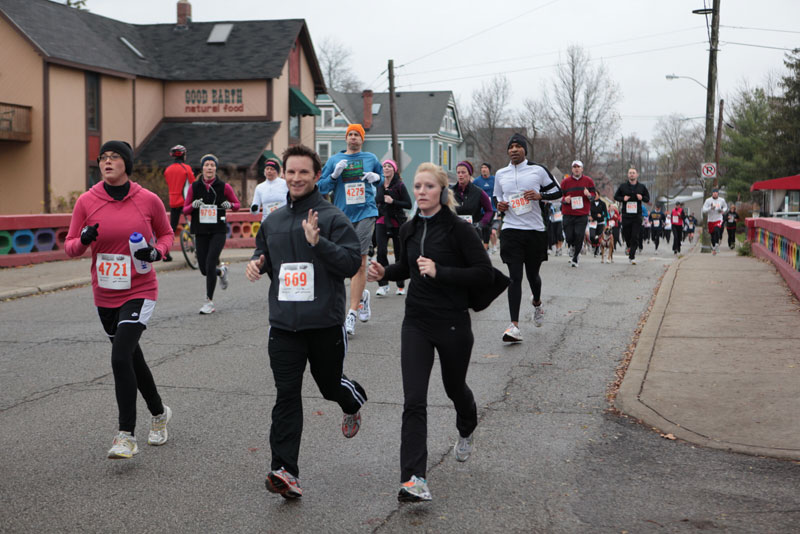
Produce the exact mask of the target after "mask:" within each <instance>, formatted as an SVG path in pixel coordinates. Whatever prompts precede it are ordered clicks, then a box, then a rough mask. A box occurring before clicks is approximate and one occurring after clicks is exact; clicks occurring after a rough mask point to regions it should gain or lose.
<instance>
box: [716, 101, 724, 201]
mask: <svg viewBox="0 0 800 534" xmlns="http://www.w3.org/2000/svg"><path fill="white" fill-rule="evenodd" d="M724 105H725V100H723V99H721V98H720V99H719V119H718V121H717V148H716V149H715V150H714V161H715V162H716V163H717V175H716V176H715V177H714V187H717V185H718V184H719V154H720V152H721V151H722V108H723V106H724Z"/></svg>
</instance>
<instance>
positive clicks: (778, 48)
mask: <svg viewBox="0 0 800 534" xmlns="http://www.w3.org/2000/svg"><path fill="white" fill-rule="evenodd" d="M720 42H722V43H724V44H732V45H739V46H753V47H755V48H771V49H772V50H789V51H791V50H794V49H793V48H783V47H780V46H767V45H757V44H751V43H735V42H733V41H720Z"/></svg>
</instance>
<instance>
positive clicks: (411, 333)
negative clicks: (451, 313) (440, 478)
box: [400, 312, 478, 482]
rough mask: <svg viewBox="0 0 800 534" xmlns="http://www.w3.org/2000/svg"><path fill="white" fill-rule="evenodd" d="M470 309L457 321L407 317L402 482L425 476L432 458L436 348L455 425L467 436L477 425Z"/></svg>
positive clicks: (404, 329) (402, 338) (404, 330)
mask: <svg viewBox="0 0 800 534" xmlns="http://www.w3.org/2000/svg"><path fill="white" fill-rule="evenodd" d="M474 341H475V338H474V337H473V335H472V324H471V322H470V318H469V314H468V313H467V312H465V313H464V315H463V317H460V318H458V319H453V320H432V319H430V318H429V317H426V318H424V319H414V318H410V317H408V316H406V317H405V319H403V326H402V329H401V331H400V365H401V368H402V372H403V424H402V430H401V432H400V481H401V482H405V481H407V480H408V479H410V478H411V476H412V475H416V476H418V477H422V478H425V472H426V468H427V463H428V444H427V439H428V411H427V407H428V383H429V382H430V378H431V369H433V352H434V349H435V350H436V352H438V353H439V363H440V365H441V368H442V383H443V384H444V391H445V393H447V397H448V398H449V399H450V400H451V401H453V406H454V407H455V409H456V428H457V429H458V433H459V435H461V436H462V437H467V436H469V435H471V434H472V432H473V431H474V430H475V427H477V426H478V408H477V406H476V405H475V397H474V396H473V395H472V390H470V389H469V386H467V368H468V367H469V360H470V356H471V355H472V344H473V343H474Z"/></svg>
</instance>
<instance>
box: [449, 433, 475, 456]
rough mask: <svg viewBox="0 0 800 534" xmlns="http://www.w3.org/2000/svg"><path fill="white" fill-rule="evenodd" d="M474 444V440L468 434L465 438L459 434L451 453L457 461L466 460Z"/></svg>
mask: <svg viewBox="0 0 800 534" xmlns="http://www.w3.org/2000/svg"><path fill="white" fill-rule="evenodd" d="M474 445H475V440H474V438H473V437H472V434H470V435H469V436H468V437H466V438H462V437H461V436H459V437H458V441H456V444H455V446H454V447H453V454H454V455H455V457H456V461H457V462H466V461H467V460H469V456H470V454H472V450H473V448H474Z"/></svg>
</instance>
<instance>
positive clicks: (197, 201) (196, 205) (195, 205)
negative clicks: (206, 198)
mask: <svg viewBox="0 0 800 534" xmlns="http://www.w3.org/2000/svg"><path fill="white" fill-rule="evenodd" d="M202 203H203V200H202V199H199V198H196V199H194V200H192V207H193V208H194V209H198V208H199V207H200V204H202Z"/></svg>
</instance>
